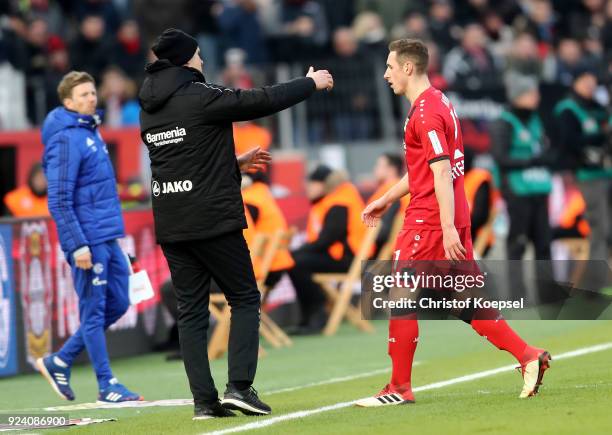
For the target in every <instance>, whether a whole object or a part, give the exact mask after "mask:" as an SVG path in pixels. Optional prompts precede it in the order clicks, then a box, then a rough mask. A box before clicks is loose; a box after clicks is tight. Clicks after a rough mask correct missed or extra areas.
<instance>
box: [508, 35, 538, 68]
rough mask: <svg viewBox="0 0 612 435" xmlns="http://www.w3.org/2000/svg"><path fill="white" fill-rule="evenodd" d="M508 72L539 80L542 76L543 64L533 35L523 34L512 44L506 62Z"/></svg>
mask: <svg viewBox="0 0 612 435" xmlns="http://www.w3.org/2000/svg"><path fill="white" fill-rule="evenodd" d="M506 71H511V72H514V73H517V74H520V75H530V76H534V77H537V78H539V77H540V76H541V74H542V62H541V60H540V57H539V54H538V45H537V42H536V40H535V38H534V37H533V35H532V34H531V33H521V34H519V35H517V36H516V38H515V39H514V41H513V42H512V47H511V48H510V50H509V53H508V58H507V61H506Z"/></svg>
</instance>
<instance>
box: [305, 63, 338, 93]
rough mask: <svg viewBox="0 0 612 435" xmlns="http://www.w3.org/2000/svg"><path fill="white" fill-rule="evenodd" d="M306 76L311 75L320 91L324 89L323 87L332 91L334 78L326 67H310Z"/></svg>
mask: <svg viewBox="0 0 612 435" xmlns="http://www.w3.org/2000/svg"><path fill="white" fill-rule="evenodd" d="M306 77H310V78H311V79H313V80H314V82H315V85H316V86H317V90H318V91H322V90H323V89H327V90H328V91H331V90H332V89H333V87H334V78H333V77H332V75H331V74H330V73H329V71H327V70H326V69H320V70H318V71H315V70H314V68H313V67H310V69H309V70H308V73H307V74H306Z"/></svg>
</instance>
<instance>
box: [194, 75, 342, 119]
mask: <svg viewBox="0 0 612 435" xmlns="http://www.w3.org/2000/svg"><path fill="white" fill-rule="evenodd" d="M203 86H206V87H208V89H209V92H206V93H202V103H203V106H204V116H205V117H206V119H207V120H209V121H211V122H236V121H248V120H251V119H256V118H261V117H264V116H268V115H272V114H274V113H277V112H280V111H281V110H284V109H287V108H288V107H291V106H293V105H295V104H297V103H300V102H302V101H304V100H305V99H307V98H308V97H310V96H311V95H312V94H313V92H315V91H316V90H323V89H328V90H330V89H332V88H333V86H334V79H333V78H332V75H331V74H330V73H329V71H327V70H318V71H315V70H314V68H313V67H310V69H309V70H308V74H306V77H302V78H298V79H294V80H290V81H288V82H285V83H279V84H277V85H273V86H266V87H263V88H258V89H231V88H224V87H221V86H213V85H207V84H204V85H203Z"/></svg>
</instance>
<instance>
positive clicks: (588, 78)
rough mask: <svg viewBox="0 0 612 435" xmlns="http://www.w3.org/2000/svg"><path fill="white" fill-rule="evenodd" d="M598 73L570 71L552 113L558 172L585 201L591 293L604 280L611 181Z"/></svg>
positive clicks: (609, 134)
mask: <svg viewBox="0 0 612 435" xmlns="http://www.w3.org/2000/svg"><path fill="white" fill-rule="evenodd" d="M596 89H597V73H596V71H595V70H594V69H593V68H591V67H590V66H589V65H587V64H584V65H580V66H579V67H578V68H577V69H576V71H575V72H574V80H573V83H572V89H571V93H570V95H568V96H567V97H566V98H565V99H563V100H561V101H560V102H559V103H558V104H557V105H556V106H555V109H554V111H553V113H554V114H555V119H556V121H557V125H556V126H557V128H556V129H555V130H556V131H557V139H558V140H557V144H558V146H559V148H560V150H561V151H562V153H563V156H564V159H563V161H562V164H563V167H562V169H565V170H568V171H570V172H571V173H572V174H573V176H574V178H575V179H576V183H577V185H578V188H579V189H580V191H581V192H582V195H583V196H584V200H585V202H586V210H585V218H586V220H587V221H588V223H589V225H590V228H591V232H590V235H589V242H590V243H589V246H590V252H589V259H590V260H599V261H598V262H590V263H589V264H588V266H589V270H587V271H586V272H585V275H588V276H589V279H590V282H589V285H590V286H592V288H593V289H594V290H597V289H599V288H602V287H605V285H606V283H607V282H609V281H608V276H607V275H608V273H607V270H608V268H607V266H606V265H605V264H604V263H603V261H602V260H604V261H607V259H608V246H607V240H608V237H609V235H610V213H609V208H608V201H606V198H607V197H608V192H609V189H610V184H611V183H612V126H611V125H610V119H609V115H608V113H607V111H606V108H605V107H604V106H602V105H601V104H599V103H598V102H597V101H596V100H595V99H594V95H595V90H596Z"/></svg>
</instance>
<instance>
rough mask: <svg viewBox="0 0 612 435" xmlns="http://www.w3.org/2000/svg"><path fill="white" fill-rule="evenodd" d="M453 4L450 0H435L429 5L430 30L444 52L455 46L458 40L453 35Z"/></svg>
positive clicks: (432, 37) (433, 38)
mask: <svg viewBox="0 0 612 435" xmlns="http://www.w3.org/2000/svg"><path fill="white" fill-rule="evenodd" d="M453 14H454V11H453V5H452V4H451V1H450V0H433V1H432V2H431V6H430V7H429V32H430V33H431V39H432V40H433V41H436V44H438V47H439V48H440V51H441V52H442V53H444V54H446V53H448V51H449V50H450V49H451V48H453V47H454V46H455V44H456V40H455V38H454V37H453V33H454V29H453V27H454V24H453Z"/></svg>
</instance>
